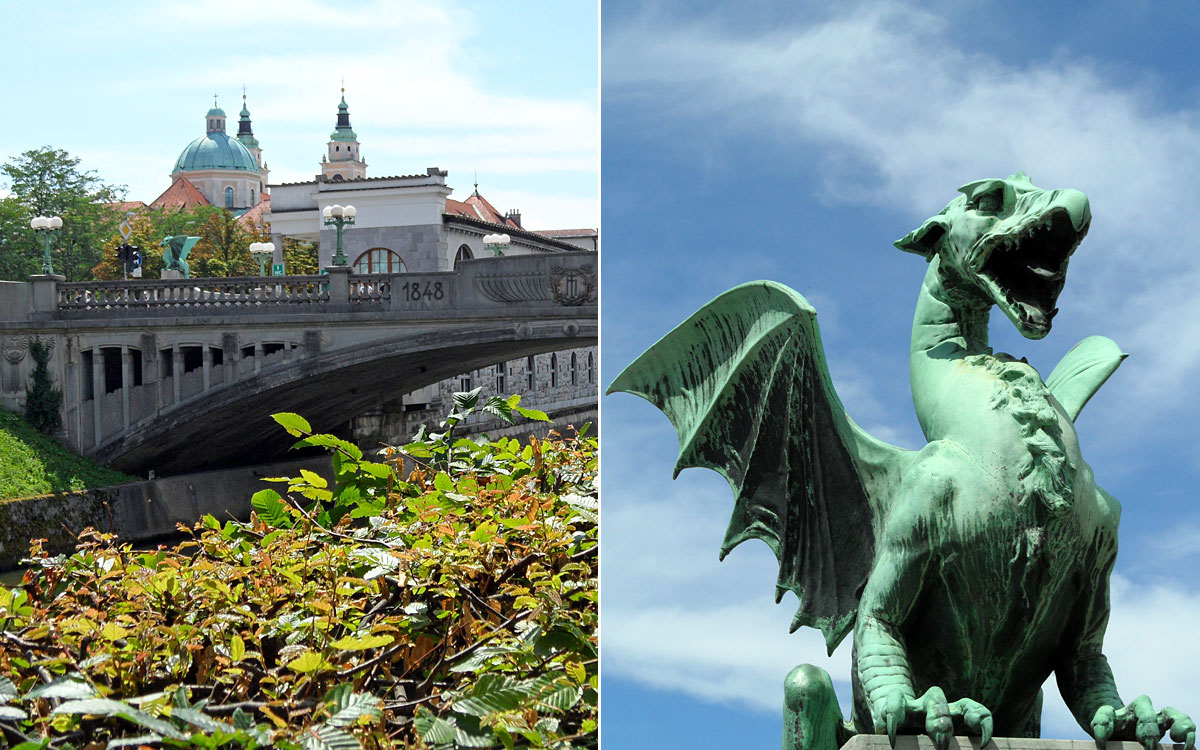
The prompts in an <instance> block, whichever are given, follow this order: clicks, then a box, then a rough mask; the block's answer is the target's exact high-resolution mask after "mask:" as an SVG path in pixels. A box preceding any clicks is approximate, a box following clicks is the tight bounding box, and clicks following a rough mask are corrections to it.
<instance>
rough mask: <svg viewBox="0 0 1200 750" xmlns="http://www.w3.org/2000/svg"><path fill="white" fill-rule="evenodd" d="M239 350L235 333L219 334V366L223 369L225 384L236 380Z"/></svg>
mask: <svg viewBox="0 0 1200 750" xmlns="http://www.w3.org/2000/svg"><path fill="white" fill-rule="evenodd" d="M240 351H241V349H239V348H238V340H237V334H235V333H223V334H221V353H222V357H221V368H222V369H223V370H224V371H225V385H230V384H231V383H233V381H234V380H237V355H238V352H240Z"/></svg>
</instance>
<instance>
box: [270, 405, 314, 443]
mask: <svg viewBox="0 0 1200 750" xmlns="http://www.w3.org/2000/svg"><path fill="white" fill-rule="evenodd" d="M271 419H274V420H275V421H276V422H278V423H279V424H280V426H281V427H283V429H285V430H287V431H288V434H289V435H291V436H292V437H300V436H301V435H306V434H310V433H311V432H312V426H311V425H309V423H308V420H307V419H305V418H304V417H302V416H300V415H299V414H293V413H292V412H290V411H285V412H280V413H278V414H272V415H271Z"/></svg>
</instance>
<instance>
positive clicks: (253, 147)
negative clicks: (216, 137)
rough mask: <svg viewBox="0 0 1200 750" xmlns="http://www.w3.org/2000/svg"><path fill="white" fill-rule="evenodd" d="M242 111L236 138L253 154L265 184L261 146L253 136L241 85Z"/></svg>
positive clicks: (265, 175)
mask: <svg viewBox="0 0 1200 750" xmlns="http://www.w3.org/2000/svg"><path fill="white" fill-rule="evenodd" d="M242 88H243V90H242V112H241V119H239V120H238V133H237V139H238V140H239V141H241V142H242V145H243V146H245V147H246V149H247V150H248V151H249V152H250V153H251V154H253V155H254V161H255V162H257V163H258V171H259V172H261V173H262V184H263V185H266V184H267V165H266V164H264V163H263V160H262V148H260V147H259V145H258V139H257V138H255V137H254V130H253V129H252V128H251V126H250V110H249V109H247V107H246V91H245V87H244V86H243V87H242Z"/></svg>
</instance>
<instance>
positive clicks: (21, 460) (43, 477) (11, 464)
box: [0, 409, 138, 499]
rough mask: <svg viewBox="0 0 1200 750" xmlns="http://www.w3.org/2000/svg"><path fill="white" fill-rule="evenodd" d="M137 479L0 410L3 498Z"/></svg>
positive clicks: (18, 417) (79, 488)
mask: <svg viewBox="0 0 1200 750" xmlns="http://www.w3.org/2000/svg"><path fill="white" fill-rule="evenodd" d="M136 481H138V478H137V477H131V476H129V475H128V474H122V473H121V472H119V471H115V470H113V469H109V468H107V467H105V466H101V465H99V464H97V463H93V462H92V461H89V460H88V459H86V458H84V457H83V456H80V455H79V454H78V453H75V452H74V451H72V450H70V449H69V448H67V447H66V446H64V445H63V444H62V443H60V442H59V441H57V440H55V439H54V438H52V437H49V436H47V435H43V434H42V433H40V432H38V431H37V430H35V429H34V428H33V427H32V426H31V425H29V423H27V422H26V421H25V420H24V419H22V418H21V417H20V416H19V415H17V414H14V413H13V412H11V411H8V410H7V409H0V499H9V498H14V497H28V496H29V495H44V494H46V493H48V492H61V491H65V490H86V489H89V488H92V487H107V486H108V485H111V484H122V483H124V482H136Z"/></svg>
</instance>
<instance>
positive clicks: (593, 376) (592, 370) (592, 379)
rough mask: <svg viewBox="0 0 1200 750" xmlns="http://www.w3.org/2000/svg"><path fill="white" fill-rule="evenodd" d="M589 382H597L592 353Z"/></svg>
mask: <svg viewBox="0 0 1200 750" xmlns="http://www.w3.org/2000/svg"><path fill="white" fill-rule="evenodd" d="M588 382H589V383H595V382H596V368H595V365H594V364H593V362H592V353H591V352H588Z"/></svg>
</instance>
